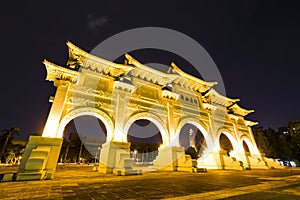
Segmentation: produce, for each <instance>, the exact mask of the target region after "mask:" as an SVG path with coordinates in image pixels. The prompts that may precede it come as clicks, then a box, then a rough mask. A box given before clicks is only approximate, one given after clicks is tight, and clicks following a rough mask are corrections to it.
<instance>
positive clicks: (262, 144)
mask: <svg viewBox="0 0 300 200" xmlns="http://www.w3.org/2000/svg"><path fill="white" fill-rule="evenodd" d="M253 134H254V137H255V141H256V144H257V147H258V149H259V150H260V152H261V153H264V154H265V155H266V156H267V157H271V158H280V159H283V160H286V159H289V160H290V159H298V160H299V159H300V156H299V151H300V148H299V147H300V145H297V144H299V141H300V140H299V139H300V138H298V137H299V135H300V134H294V135H293V134H290V133H286V132H285V133H284V132H282V131H275V130H273V129H271V128H267V129H265V128H263V127H261V126H259V127H255V128H254V129H253Z"/></svg>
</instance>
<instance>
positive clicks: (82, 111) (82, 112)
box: [56, 108, 114, 141]
mask: <svg viewBox="0 0 300 200" xmlns="http://www.w3.org/2000/svg"><path fill="white" fill-rule="evenodd" d="M86 115H88V116H94V117H96V118H98V119H100V120H101V121H102V122H103V124H104V125H105V128H106V131H107V139H106V140H107V141H111V140H112V138H113V132H114V123H113V121H112V119H111V118H110V117H109V115H108V114H107V113H105V112H103V111H102V110H99V109H95V108H78V109H75V110H72V111H71V112H69V113H68V114H67V115H65V116H64V117H62V119H61V120H60V123H59V127H58V130H57V132H56V136H57V137H59V138H62V137H63V132H64V130H65V127H66V125H67V124H68V123H69V122H70V121H71V120H73V119H75V118H76V117H80V116H86Z"/></svg>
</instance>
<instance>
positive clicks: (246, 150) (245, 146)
mask: <svg viewBox="0 0 300 200" xmlns="http://www.w3.org/2000/svg"><path fill="white" fill-rule="evenodd" d="M243 148H244V151H245V153H246V154H250V149H249V147H248V145H247V143H246V142H245V141H243Z"/></svg>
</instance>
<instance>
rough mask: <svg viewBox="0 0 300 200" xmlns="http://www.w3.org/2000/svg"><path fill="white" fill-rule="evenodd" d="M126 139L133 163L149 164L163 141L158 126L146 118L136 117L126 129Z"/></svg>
mask: <svg viewBox="0 0 300 200" xmlns="http://www.w3.org/2000/svg"><path fill="white" fill-rule="evenodd" d="M127 141H128V142H130V143H131V145H130V151H131V157H132V158H133V159H134V163H135V164H143V165H149V164H152V162H153V160H154V159H155V158H156V156H157V155H158V147H159V146H160V145H161V144H162V143H163V139H162V135H161V133H160V130H159V129H158V127H157V126H156V125H155V124H154V123H153V122H151V121H150V120H147V119H138V120H136V121H135V122H134V123H132V124H131V126H130V127H129V129H128V134H127Z"/></svg>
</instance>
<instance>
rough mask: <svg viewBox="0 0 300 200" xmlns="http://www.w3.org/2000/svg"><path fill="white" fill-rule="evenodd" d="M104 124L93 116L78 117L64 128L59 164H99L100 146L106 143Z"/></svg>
mask: <svg viewBox="0 0 300 200" xmlns="http://www.w3.org/2000/svg"><path fill="white" fill-rule="evenodd" d="M106 138H107V130H106V127H105V124H104V123H103V122H102V121H101V120H100V119H98V118H97V117H95V116H89V115H81V116H78V117H76V118H74V119H72V120H71V121H69V123H68V124H67V125H66V126H65V128H64V134H63V139H64V140H63V145H62V148H61V151H60V156H59V162H62V163H91V162H94V163H96V162H99V158H100V152H101V148H102V144H104V143H105V142H106Z"/></svg>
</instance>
